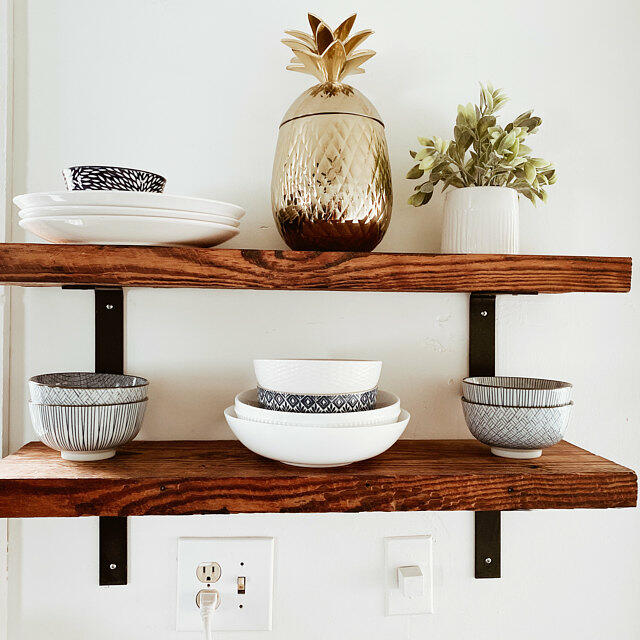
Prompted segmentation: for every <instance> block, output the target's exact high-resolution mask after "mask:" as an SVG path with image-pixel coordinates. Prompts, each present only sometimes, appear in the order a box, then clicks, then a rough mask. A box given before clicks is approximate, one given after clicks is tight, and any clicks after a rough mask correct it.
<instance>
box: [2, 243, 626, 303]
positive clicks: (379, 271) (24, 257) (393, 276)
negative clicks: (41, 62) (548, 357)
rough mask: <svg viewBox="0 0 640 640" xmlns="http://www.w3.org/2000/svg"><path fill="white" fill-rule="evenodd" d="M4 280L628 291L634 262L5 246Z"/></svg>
mask: <svg viewBox="0 0 640 640" xmlns="http://www.w3.org/2000/svg"><path fill="white" fill-rule="evenodd" d="M0 284H20V285H37V286H56V285H62V284H65V285H87V286H89V285H93V286H124V287H206V288H214V289H302V290H313V289H320V290H335V291H459V292H474V291H476V292H477V291H486V292H493V293H566V292H571V291H584V292H588V291H595V292H614V293H615V292H618V293H623V292H626V291H629V289H630V287H631V258H606V257H585V256H522V255H451V254H448V255H447V254H444V255H441V254H426V253H424V254H422V253H340V252H312V251H272V250H258V249H198V248H178V247H129V246H126V247H125V246H119V247H112V246H101V245H49V244H0Z"/></svg>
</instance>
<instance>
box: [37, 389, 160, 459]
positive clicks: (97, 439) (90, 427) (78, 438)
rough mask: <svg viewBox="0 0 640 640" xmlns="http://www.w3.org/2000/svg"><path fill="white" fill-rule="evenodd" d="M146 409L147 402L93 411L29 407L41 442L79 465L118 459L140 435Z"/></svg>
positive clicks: (72, 408)
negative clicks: (118, 450) (118, 452)
mask: <svg viewBox="0 0 640 640" xmlns="http://www.w3.org/2000/svg"><path fill="white" fill-rule="evenodd" d="M146 407H147V401H146V400H143V401H142V402H129V403H127V404H107V405H95V406H92V407H86V406H61V405H50V404H37V403H35V402H30V403H29V411H30V413H31V421H32V422H33V428H34V429H35V431H36V433H37V434H38V437H39V438H40V440H42V442H43V443H44V444H46V445H47V446H48V447H51V448H52V449H55V450H57V451H60V454H61V456H62V457H63V458H65V459H66V460H76V461H91V460H104V459H105V458H111V457H112V456H114V455H115V453H116V451H115V450H116V448H117V447H119V446H121V445H123V444H125V443H127V442H129V441H130V440H133V439H134V438H135V437H136V436H137V435H138V432H139V431H140V427H141V426H142V419H143V418H144V412H145V409H146Z"/></svg>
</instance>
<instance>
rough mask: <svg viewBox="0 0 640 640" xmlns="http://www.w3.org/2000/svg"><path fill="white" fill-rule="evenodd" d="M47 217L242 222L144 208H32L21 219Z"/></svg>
mask: <svg viewBox="0 0 640 640" xmlns="http://www.w3.org/2000/svg"><path fill="white" fill-rule="evenodd" d="M46 216H56V217H58V216H62V217H67V216H146V217H148V216H151V217H155V218H174V219H176V220H199V221H201V222H218V223H220V224H228V225H229V226H230V227H239V226H240V220H236V219H235V218H230V217H229V216H216V215H213V214H212V213H195V212H193V211H174V210H173V209H145V208H143V207H75V206H68V207H31V208H30V209H22V211H20V217H21V218H22V219H24V218H42V217H46Z"/></svg>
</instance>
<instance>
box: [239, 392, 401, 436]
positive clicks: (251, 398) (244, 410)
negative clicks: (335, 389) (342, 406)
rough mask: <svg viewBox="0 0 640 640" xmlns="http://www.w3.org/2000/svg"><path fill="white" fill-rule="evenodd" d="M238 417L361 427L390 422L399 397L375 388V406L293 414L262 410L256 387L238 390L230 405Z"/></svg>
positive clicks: (302, 424) (287, 423)
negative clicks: (334, 411)
mask: <svg viewBox="0 0 640 640" xmlns="http://www.w3.org/2000/svg"><path fill="white" fill-rule="evenodd" d="M234 409H235V412H236V415H237V416H238V418H240V419H241V420H251V421H253V422H263V423H265V424H273V425H280V426H283V425H284V426H293V427H305V426H307V427H365V426H371V427H373V426H379V425H385V424H392V423H393V422H396V421H397V420H398V416H399V415H400V411H401V409H400V398H398V396H396V395H394V394H393V393H389V392H388V391H378V400H377V402H376V406H375V409H371V410H370V411H353V412H349V413H299V412H297V413H294V412H290V411H271V410H270V409H263V408H262V407H261V406H260V403H259V402H258V394H257V391H256V389H250V390H249V391H244V392H242V393H239V394H238V395H237V396H236V399H235V406H234Z"/></svg>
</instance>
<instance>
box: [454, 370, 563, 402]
mask: <svg viewBox="0 0 640 640" xmlns="http://www.w3.org/2000/svg"><path fill="white" fill-rule="evenodd" d="M572 391H573V386H572V385H571V384H570V383H569V382H561V381H560V380H545V379H544V378H520V377H510V376H480V377H475V378H465V379H464V380H463V381H462V395H463V396H464V397H465V398H466V399H467V400H469V402H476V403H478V404H492V405H500V406H503V407H560V406H563V405H566V404H569V403H570V402H571V392H572Z"/></svg>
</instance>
